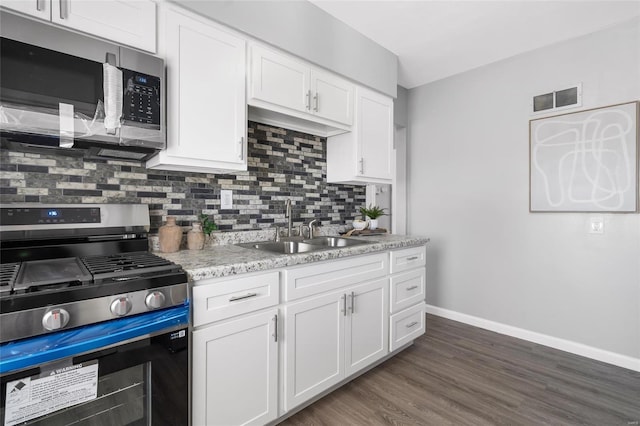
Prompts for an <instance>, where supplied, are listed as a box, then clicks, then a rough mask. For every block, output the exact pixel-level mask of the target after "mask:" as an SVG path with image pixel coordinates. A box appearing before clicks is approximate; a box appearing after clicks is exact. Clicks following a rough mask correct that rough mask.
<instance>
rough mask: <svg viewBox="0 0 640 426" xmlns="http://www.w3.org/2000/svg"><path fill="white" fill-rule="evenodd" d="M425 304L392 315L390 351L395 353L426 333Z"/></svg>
mask: <svg viewBox="0 0 640 426" xmlns="http://www.w3.org/2000/svg"><path fill="white" fill-rule="evenodd" d="M425 322H426V317H425V313H424V303H420V304H418V305H416V306H414V307H412V308H409V309H406V310H404V311H402V312H399V313H397V314H395V315H391V321H390V328H391V336H390V339H389V343H390V345H391V347H390V351H395V350H396V349H398V348H399V347H401V346H402V345H404V344H406V343H409V342H410V341H412V340H413V339H415V338H416V337H418V336H421V335H423V334H424V332H425V325H426V324H425Z"/></svg>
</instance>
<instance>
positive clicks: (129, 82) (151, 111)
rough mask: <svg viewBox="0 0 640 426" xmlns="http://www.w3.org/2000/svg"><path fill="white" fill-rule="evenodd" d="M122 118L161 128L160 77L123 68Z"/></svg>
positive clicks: (132, 122)
mask: <svg viewBox="0 0 640 426" xmlns="http://www.w3.org/2000/svg"><path fill="white" fill-rule="evenodd" d="M122 78H123V80H124V81H123V83H124V84H123V89H124V96H123V98H122V118H123V119H124V120H125V121H127V122H128V123H129V124H134V125H135V124H136V123H139V124H141V125H143V127H151V128H154V129H160V99H161V98H160V79H159V78H158V77H155V76H152V75H148V74H143V73H139V72H134V71H130V70H127V69H122Z"/></svg>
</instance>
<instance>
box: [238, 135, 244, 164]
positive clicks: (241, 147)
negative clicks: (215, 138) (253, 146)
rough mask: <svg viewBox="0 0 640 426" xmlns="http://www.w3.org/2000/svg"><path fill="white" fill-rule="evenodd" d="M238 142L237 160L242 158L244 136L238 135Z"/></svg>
mask: <svg viewBox="0 0 640 426" xmlns="http://www.w3.org/2000/svg"><path fill="white" fill-rule="evenodd" d="M238 144H240V153H239V154H238V160H242V159H243V158H244V136H241V137H240V141H239V142H238Z"/></svg>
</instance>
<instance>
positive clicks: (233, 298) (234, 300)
mask: <svg viewBox="0 0 640 426" xmlns="http://www.w3.org/2000/svg"><path fill="white" fill-rule="evenodd" d="M257 295H258V293H247V294H245V295H244V296H233V297H232V298H231V299H229V302H237V301H238V300H244V299H248V298H250V297H256V296H257Z"/></svg>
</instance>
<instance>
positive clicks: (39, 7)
mask: <svg viewBox="0 0 640 426" xmlns="http://www.w3.org/2000/svg"><path fill="white" fill-rule="evenodd" d="M45 1H46V0H36V10H37V11H38V12H42V11H43V10H44V2H45Z"/></svg>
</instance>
